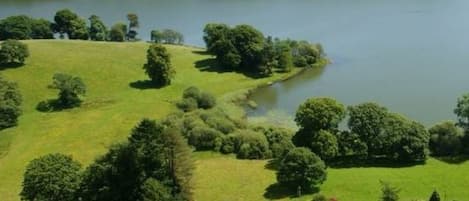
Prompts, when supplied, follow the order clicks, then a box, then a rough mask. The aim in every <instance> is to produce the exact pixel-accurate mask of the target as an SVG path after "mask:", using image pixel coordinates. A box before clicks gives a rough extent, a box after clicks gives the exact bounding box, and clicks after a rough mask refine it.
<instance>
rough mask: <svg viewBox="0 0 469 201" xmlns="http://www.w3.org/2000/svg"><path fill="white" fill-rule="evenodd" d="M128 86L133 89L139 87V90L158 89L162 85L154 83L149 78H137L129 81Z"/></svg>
mask: <svg viewBox="0 0 469 201" xmlns="http://www.w3.org/2000/svg"><path fill="white" fill-rule="evenodd" d="M129 86H130V87H132V88H134V89H140V90H145V89H159V88H162V87H163V86H158V85H155V84H154V83H153V82H152V81H151V80H138V81H135V82H131V83H129Z"/></svg>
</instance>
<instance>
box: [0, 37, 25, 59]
mask: <svg viewBox="0 0 469 201" xmlns="http://www.w3.org/2000/svg"><path fill="white" fill-rule="evenodd" d="M27 57H29V49H28V46H27V45H26V44H24V43H22V42H20V41H17V40H7V41H5V42H3V43H2V44H1V45H0V64H23V63H24V61H25V59H26V58H27Z"/></svg>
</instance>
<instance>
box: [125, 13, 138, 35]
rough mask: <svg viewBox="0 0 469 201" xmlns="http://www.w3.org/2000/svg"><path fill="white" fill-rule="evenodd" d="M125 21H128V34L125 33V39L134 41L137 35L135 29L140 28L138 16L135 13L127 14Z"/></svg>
mask: <svg viewBox="0 0 469 201" xmlns="http://www.w3.org/2000/svg"><path fill="white" fill-rule="evenodd" d="M127 20H129V32H128V33H127V39H128V40H135V39H136V37H137V34H138V33H137V31H136V30H135V29H137V28H139V27H140V22H139V21H138V16H137V14H135V13H129V14H127Z"/></svg>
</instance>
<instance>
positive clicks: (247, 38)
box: [230, 25, 265, 72]
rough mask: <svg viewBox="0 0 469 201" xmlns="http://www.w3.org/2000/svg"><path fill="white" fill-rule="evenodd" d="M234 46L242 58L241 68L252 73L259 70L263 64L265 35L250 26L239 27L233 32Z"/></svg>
mask: <svg viewBox="0 0 469 201" xmlns="http://www.w3.org/2000/svg"><path fill="white" fill-rule="evenodd" d="M230 35H231V39H232V44H233V46H234V47H235V48H236V50H237V51H238V53H239V55H240V56H241V63H240V65H241V67H243V68H246V69H249V70H251V71H254V72H255V71H257V70H259V67H260V66H261V64H262V51H263V49H264V42H265V41H264V40H265V39H264V35H263V34H262V33H261V32H260V31H259V30H257V29H255V28H254V27H252V26H249V25H238V26H235V27H234V28H233V29H232V30H231V34H230Z"/></svg>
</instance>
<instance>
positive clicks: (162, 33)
mask: <svg viewBox="0 0 469 201" xmlns="http://www.w3.org/2000/svg"><path fill="white" fill-rule="evenodd" d="M151 41H153V42H155V43H164V44H177V45H180V44H183V43H184V35H182V33H180V32H177V31H175V30H172V29H163V30H152V31H151Z"/></svg>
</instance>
